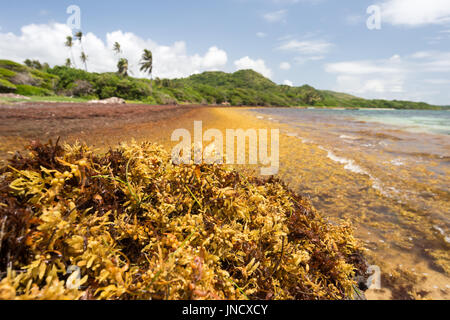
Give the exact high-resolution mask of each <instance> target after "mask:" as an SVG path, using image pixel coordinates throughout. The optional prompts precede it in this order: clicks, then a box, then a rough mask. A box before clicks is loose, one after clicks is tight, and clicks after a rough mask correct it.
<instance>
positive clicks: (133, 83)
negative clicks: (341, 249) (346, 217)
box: [0, 35, 445, 109]
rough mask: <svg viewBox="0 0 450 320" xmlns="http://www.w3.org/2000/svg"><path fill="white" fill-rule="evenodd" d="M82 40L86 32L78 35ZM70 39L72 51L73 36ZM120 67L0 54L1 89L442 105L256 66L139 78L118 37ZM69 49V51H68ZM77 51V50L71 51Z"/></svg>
mask: <svg viewBox="0 0 450 320" xmlns="http://www.w3.org/2000/svg"><path fill="white" fill-rule="evenodd" d="M78 39H79V41H80V42H81V39H82V35H79V37H78ZM66 45H67V47H68V48H69V51H70V52H71V50H70V49H71V47H72V46H73V39H72V38H71V37H68V39H67V41H66ZM114 51H115V52H116V54H117V58H118V63H117V72H109V73H94V72H87V71H86V70H87V61H88V56H87V54H86V53H85V52H84V51H83V52H82V56H81V58H82V62H83V64H84V67H85V70H81V69H77V68H76V65H75V61H74V60H71V59H70V58H68V59H67V61H66V64H65V65H64V66H55V67H50V66H48V64H45V63H44V64H41V63H40V62H39V61H30V60H27V61H26V62H25V65H22V64H19V63H16V62H13V61H8V60H0V93H15V94H19V95H24V96H65V97H75V98H82V99H86V100H90V99H106V98H110V97H119V98H122V99H125V100H132V101H137V102H142V103H147V104H205V105H206V104H212V105H233V106H280V107H302V106H313V107H340V108H392V109H442V108H445V107H440V106H433V105H430V104H427V103H424V102H410V101H397V100H394V101H388V100H367V99H363V98H358V97H355V96H352V95H349V94H344V93H338V92H333V91H327V90H318V89H315V88H313V87H311V86H309V85H304V86H301V87H290V86H286V85H277V84H275V83H274V82H272V81H271V80H269V79H267V78H265V77H263V76H262V75H261V74H259V73H257V72H255V71H252V70H240V71H237V72H235V73H225V72H219V71H217V72H204V73H201V74H195V75H192V76H190V77H188V78H183V79H160V78H156V79H154V80H151V79H142V78H141V79H140V78H135V77H131V76H130V75H129V63H128V60H127V59H126V58H125V57H123V56H122V55H121V52H122V51H121V46H120V44H119V43H116V44H115V46H114ZM70 54H71V53H70ZM71 56H73V54H71ZM140 69H141V71H144V72H146V73H147V74H149V75H150V76H151V75H152V71H153V56H152V53H151V51H149V50H145V51H144V53H143V55H142V60H141V64H140Z"/></svg>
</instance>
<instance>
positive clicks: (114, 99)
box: [89, 97, 127, 104]
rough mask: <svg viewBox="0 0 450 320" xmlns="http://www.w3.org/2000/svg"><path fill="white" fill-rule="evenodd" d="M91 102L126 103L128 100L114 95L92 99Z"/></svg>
mask: <svg viewBox="0 0 450 320" xmlns="http://www.w3.org/2000/svg"><path fill="white" fill-rule="evenodd" d="M89 103H97V104H126V103H127V102H126V101H125V100H124V99H121V98H117V97H112V98H108V99H103V100H91V101H89Z"/></svg>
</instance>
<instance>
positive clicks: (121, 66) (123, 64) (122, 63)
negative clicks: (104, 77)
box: [117, 58, 128, 77]
mask: <svg viewBox="0 0 450 320" xmlns="http://www.w3.org/2000/svg"><path fill="white" fill-rule="evenodd" d="M117 73H118V74H119V75H121V76H124V77H127V76H128V60H127V59H125V58H120V60H119V63H117Z"/></svg>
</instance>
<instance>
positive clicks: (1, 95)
mask: <svg viewBox="0 0 450 320" xmlns="http://www.w3.org/2000/svg"><path fill="white" fill-rule="evenodd" d="M0 98H11V99H23V100H30V99H31V98H30V97H26V96H22V95H20V94H15V93H0Z"/></svg>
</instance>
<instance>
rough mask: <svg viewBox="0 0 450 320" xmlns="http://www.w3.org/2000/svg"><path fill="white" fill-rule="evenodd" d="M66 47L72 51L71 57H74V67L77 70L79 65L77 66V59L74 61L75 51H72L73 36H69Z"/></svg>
mask: <svg viewBox="0 0 450 320" xmlns="http://www.w3.org/2000/svg"><path fill="white" fill-rule="evenodd" d="M65 45H66V47H67V48H69V50H70V56H71V57H72V62H73V66H74V67H75V68H76V67H77V65H76V64H75V59H74V57H73V51H72V48H73V38H72V37H71V36H67V38H66V43H65Z"/></svg>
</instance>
